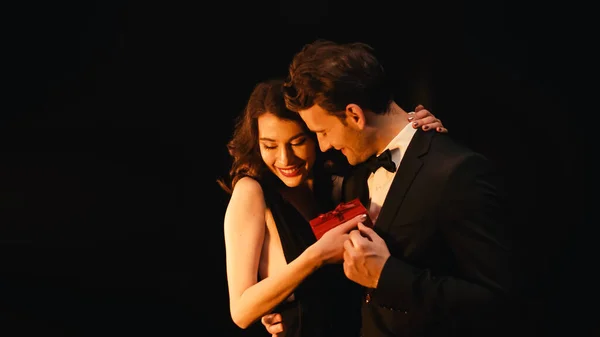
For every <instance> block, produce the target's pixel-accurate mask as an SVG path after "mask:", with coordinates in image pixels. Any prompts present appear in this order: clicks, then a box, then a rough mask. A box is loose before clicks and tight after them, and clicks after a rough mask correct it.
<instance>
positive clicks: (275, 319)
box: [260, 313, 283, 336]
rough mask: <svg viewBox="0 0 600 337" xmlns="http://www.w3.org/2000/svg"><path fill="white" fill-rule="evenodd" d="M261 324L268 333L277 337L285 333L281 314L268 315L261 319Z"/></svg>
mask: <svg viewBox="0 0 600 337" xmlns="http://www.w3.org/2000/svg"><path fill="white" fill-rule="evenodd" d="M260 321H261V323H262V324H263V325H264V326H265V328H266V329H267V331H268V332H269V333H270V334H272V335H273V336H276V334H278V333H281V332H283V323H282V317H281V314H277V313H275V314H267V315H264V316H263V317H262V318H261V319H260Z"/></svg>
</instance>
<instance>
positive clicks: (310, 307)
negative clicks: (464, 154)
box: [219, 80, 446, 337]
mask: <svg viewBox="0 0 600 337" xmlns="http://www.w3.org/2000/svg"><path fill="white" fill-rule="evenodd" d="M282 85H283V81H280V80H272V81H266V82H262V83H260V84H258V85H257V86H256V87H255V88H254V91H253V92H252V94H251V95H250V98H249V100H248V103H247V106H246V108H245V110H244V112H243V114H242V115H241V116H240V118H239V119H238V122H237V124H236V127H235V131H234V134H233V138H232V140H231V141H230V142H229V143H228V149H229V153H230V155H231V156H232V157H233V164H232V168H231V170H230V172H229V179H228V180H227V182H225V181H224V180H220V181H219V183H220V184H221V186H222V187H223V188H224V189H225V190H226V191H227V192H229V193H231V198H230V201H229V204H228V206H227V210H226V213H225V219H224V234H225V248H226V264H227V279H228V287H229V304H230V312H231V317H232V319H233V321H234V322H235V324H236V325H238V326H239V327H241V328H244V329H245V328H247V327H249V326H250V325H251V324H253V323H254V322H256V321H257V320H258V319H260V318H261V317H262V316H263V315H265V314H268V313H269V312H272V311H274V309H275V311H276V312H279V313H281V314H282V316H283V317H284V319H285V322H286V330H285V334H286V336H311V337H316V336H338V335H339V336H358V333H359V326H358V324H359V322H360V319H359V315H360V293H359V291H360V288H359V287H358V286H357V285H356V284H355V283H353V282H351V281H349V280H347V279H346V277H345V276H344V273H343V270H342V268H341V264H339V263H337V262H340V261H341V260H342V253H343V241H340V242H337V241H334V240H333V239H331V238H333V237H334V236H331V237H330V236H328V235H327V234H325V235H324V236H323V237H322V238H321V239H320V240H318V241H316V239H315V237H314V235H313V233H312V231H311V229H310V226H309V224H308V220H310V219H312V218H314V217H316V216H318V215H319V214H321V213H324V212H326V211H329V210H331V209H332V208H334V207H335V202H334V200H335V199H333V194H332V193H333V192H332V191H333V183H332V176H333V174H334V172H335V170H336V169H340V168H341V169H343V167H344V164H345V163H344V162H343V160H341V158H343V156H337V157H336V156H335V155H336V153H322V152H321V151H320V150H319V149H318V147H317V141H316V137H315V135H314V134H313V133H312V132H310V131H309V130H308V129H307V127H306V125H305V124H304V122H303V121H302V119H301V118H300V117H299V115H298V114H297V113H295V112H292V111H289V110H287V109H286V107H285V103H284V100H283V94H282ZM422 117H426V118H424V119H420V118H422ZM415 121H416V122H417V125H416V126H415V127H419V126H423V125H426V126H427V127H428V128H429V129H431V128H435V129H436V130H437V131H438V132H446V130H445V129H444V128H443V126H442V124H441V122H440V121H439V120H437V119H436V118H435V117H434V116H432V115H431V114H429V112H427V111H426V110H424V111H423V112H422V113H418V114H415ZM423 122H428V124H424V123H423ZM360 220H361V219H353V220H350V221H349V222H347V223H346V224H343V225H341V226H339V227H337V228H336V229H335V230H346V231H347V230H349V229H350V228H352V227H354V226H356V222H357V221H360ZM338 240H339V239H338ZM354 294H355V295H354Z"/></svg>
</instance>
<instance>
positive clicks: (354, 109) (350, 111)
mask: <svg viewBox="0 0 600 337" xmlns="http://www.w3.org/2000/svg"><path fill="white" fill-rule="evenodd" d="M346 121H347V122H348V123H349V124H350V125H354V126H355V127H357V128H358V129H360V130H362V129H363V128H364V127H365V125H366V124H367V120H366V116H365V113H364V111H363V109H362V108H361V107H360V106H358V105H356V104H354V103H351V104H348V105H346Z"/></svg>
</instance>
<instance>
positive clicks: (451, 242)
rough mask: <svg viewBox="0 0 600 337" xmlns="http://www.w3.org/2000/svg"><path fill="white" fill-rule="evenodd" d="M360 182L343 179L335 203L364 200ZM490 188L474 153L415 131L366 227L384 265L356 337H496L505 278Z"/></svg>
mask: <svg viewBox="0 0 600 337" xmlns="http://www.w3.org/2000/svg"><path fill="white" fill-rule="evenodd" d="M366 174H368V173H367V172H365V171H364V168H363V167H361V166H360V165H359V166H357V167H355V168H354V169H353V170H352V171H351V172H350V173H349V176H347V177H346V178H345V179H344V184H343V190H342V193H343V197H344V199H345V200H350V199H352V198H355V197H361V195H363V194H364V193H363V192H365V191H364V190H363V189H364V188H366V184H364V179H365V176H366ZM499 186H500V184H499V182H497V174H496V172H495V171H494V170H493V168H492V166H491V165H490V162H489V161H487V160H486V159H485V158H484V157H483V156H482V155H480V154H477V153H475V152H473V151H471V150H469V149H467V148H465V147H463V146H461V145H459V144H457V143H456V142H454V141H453V140H452V139H451V138H450V137H448V136H447V135H445V134H440V133H437V132H423V131H421V130H418V131H417V132H416V133H415V135H414V137H413V139H412V141H411V143H410V145H409V147H408V148H407V149H406V153H405V154H404V157H403V159H402V162H401V164H400V166H399V167H398V171H397V173H396V176H395V178H394V181H393V182H392V185H391V187H390V190H389V192H388V194H387V197H386V199H385V202H384V204H383V206H382V209H381V212H380V215H379V218H378V220H377V223H376V225H375V230H376V231H377V233H378V234H379V235H380V236H382V237H383V238H384V239H385V241H386V243H387V246H388V248H389V250H390V253H391V257H390V258H389V259H388V261H387V262H386V264H385V266H384V268H383V271H382V273H381V276H380V279H379V283H378V286H377V289H374V290H370V295H369V296H370V299H369V300H368V301H367V300H365V301H364V303H363V307H362V332H363V336H364V337H378V336H486V337H487V336H491V335H494V334H500V332H501V331H502V330H501V329H500V327H503V326H504V327H505V324H506V323H507V322H506V321H504V318H503V317H504V316H503V315H502V313H503V312H505V310H507V305H508V304H507V303H508V302H506V299H507V294H508V293H509V290H510V289H511V284H512V281H511V279H512V275H511V258H510V252H511V249H510V241H509V238H508V232H507V227H506V221H505V219H504V218H505V215H506V213H505V211H506V210H505V208H504V204H503V201H502V197H501V196H502V193H500V191H499ZM367 193H368V192H367ZM362 199H363V200H364V198H362Z"/></svg>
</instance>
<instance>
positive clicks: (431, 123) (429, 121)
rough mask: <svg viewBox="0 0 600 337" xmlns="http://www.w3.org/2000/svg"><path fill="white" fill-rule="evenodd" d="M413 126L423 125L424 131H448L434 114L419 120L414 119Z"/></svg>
mask: <svg viewBox="0 0 600 337" xmlns="http://www.w3.org/2000/svg"><path fill="white" fill-rule="evenodd" d="M412 126H413V128H415V129H418V128H419V127H422V128H423V131H429V130H436V131H438V132H448V130H447V129H446V128H445V127H444V126H443V125H442V122H441V121H440V120H439V119H437V118H435V117H434V116H427V117H423V118H421V119H419V120H414V121H413V122H412Z"/></svg>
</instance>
